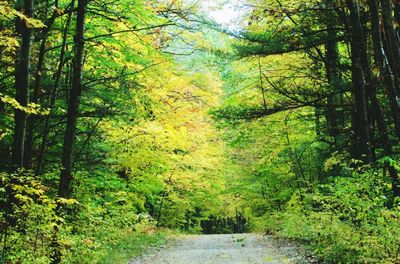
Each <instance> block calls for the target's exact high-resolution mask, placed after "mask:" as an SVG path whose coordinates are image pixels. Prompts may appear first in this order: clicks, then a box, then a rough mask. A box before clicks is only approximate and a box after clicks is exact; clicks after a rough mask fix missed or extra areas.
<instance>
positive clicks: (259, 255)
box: [129, 234, 312, 264]
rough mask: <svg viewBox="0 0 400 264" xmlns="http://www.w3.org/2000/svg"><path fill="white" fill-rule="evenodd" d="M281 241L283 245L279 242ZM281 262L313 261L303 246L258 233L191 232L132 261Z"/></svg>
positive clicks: (135, 263)
mask: <svg viewBox="0 0 400 264" xmlns="http://www.w3.org/2000/svg"><path fill="white" fill-rule="evenodd" d="M278 244H279V245H278ZM266 263H269V264H278V263H283V264H285V263H288V264H289V263H296V264H297V263H301V264H302V263H312V262H311V261H310V260H308V259H307V258H305V257H303V256H302V255H301V254H300V253H299V249H298V248H297V247H295V246H293V245H287V244H286V243H278V242H277V241H276V240H274V239H272V238H271V237H268V236H262V235H257V234H235V235H190V236H182V237H179V239H178V240H177V242H176V243H174V245H172V246H170V247H166V248H164V249H161V250H159V251H157V252H155V253H153V254H150V255H148V256H145V257H142V258H140V259H133V260H131V261H130V262H129V264H266Z"/></svg>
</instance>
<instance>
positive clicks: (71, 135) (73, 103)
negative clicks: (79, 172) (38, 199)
mask: <svg viewBox="0 0 400 264" xmlns="http://www.w3.org/2000/svg"><path fill="white" fill-rule="evenodd" d="M86 6H87V0H78V8H77V10H76V12H77V13H76V14H77V17H76V29H75V32H76V35H75V56H74V65H73V76H72V84H71V91H70V94H69V101H68V111H67V127H66V131H65V135H64V148H63V154H62V169H61V177H60V184H59V189H58V195H59V196H60V197H69V196H70V195H71V183H72V152H73V146H74V141H75V130H76V124H77V119H78V114H79V105H80V96H81V92H82V68H83V52H84V46H85V42H84V31H85V14H86Z"/></svg>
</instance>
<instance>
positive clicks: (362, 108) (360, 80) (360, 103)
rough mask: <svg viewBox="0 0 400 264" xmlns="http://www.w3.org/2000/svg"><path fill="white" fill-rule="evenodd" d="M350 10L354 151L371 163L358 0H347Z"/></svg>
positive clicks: (360, 157) (361, 29) (358, 156)
mask: <svg viewBox="0 0 400 264" xmlns="http://www.w3.org/2000/svg"><path fill="white" fill-rule="evenodd" d="M346 4H347V7H348V8H349V10H350V24H351V59H352V81H353V96H354V107H355V109H354V120H353V130H354V133H355V138H354V139H353V151H354V154H355V155H356V157H357V158H359V159H361V160H364V161H365V162H367V163H369V162H371V161H372V156H373V155H372V151H371V138H370V131H369V127H368V125H369V122H368V112H367V100H366V88H365V73H364V70H363V67H362V55H363V54H362V49H363V42H364V36H363V28H362V24H361V21H360V8H359V5H358V3H357V2H356V1H354V0H347V1H346Z"/></svg>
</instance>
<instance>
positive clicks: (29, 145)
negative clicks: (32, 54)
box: [24, 1, 59, 168]
mask: <svg viewBox="0 0 400 264" xmlns="http://www.w3.org/2000/svg"><path fill="white" fill-rule="evenodd" d="M57 8H58V1H56V2H55V4H54V11H53V14H52V16H51V17H50V18H49V19H48V21H47V22H46V26H45V27H44V28H43V29H42V39H41V43H40V48H39V56H38V62H37V65H36V71H35V81H34V84H33V97H32V100H31V102H32V103H37V102H38V99H39V96H40V93H41V80H42V73H43V66H44V61H45V55H46V43H47V38H48V36H49V32H50V30H51V28H52V27H53V24H54V22H55V20H56V18H57V17H58V16H59V15H58V11H57ZM35 121H36V117H35V116H33V115H31V116H29V117H28V122H27V135H26V142H25V154H24V155H25V157H24V164H25V165H26V167H27V168H31V167H32V164H31V163H32V150H33V144H34V142H33V138H34V128H35Z"/></svg>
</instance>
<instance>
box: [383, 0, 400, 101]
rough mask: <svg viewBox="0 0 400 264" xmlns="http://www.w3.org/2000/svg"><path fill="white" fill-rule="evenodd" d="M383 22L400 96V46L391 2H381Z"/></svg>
mask: <svg viewBox="0 0 400 264" xmlns="http://www.w3.org/2000/svg"><path fill="white" fill-rule="evenodd" d="M381 8H382V22H383V28H384V33H385V42H386V43H385V44H386V45H385V46H386V49H387V52H386V54H387V57H388V61H389V64H390V66H391V69H392V71H393V75H394V78H395V84H396V86H395V90H396V93H397V95H400V44H399V41H398V38H397V34H396V31H395V29H394V21H393V8H392V4H391V3H390V0H381Z"/></svg>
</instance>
